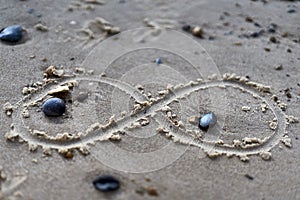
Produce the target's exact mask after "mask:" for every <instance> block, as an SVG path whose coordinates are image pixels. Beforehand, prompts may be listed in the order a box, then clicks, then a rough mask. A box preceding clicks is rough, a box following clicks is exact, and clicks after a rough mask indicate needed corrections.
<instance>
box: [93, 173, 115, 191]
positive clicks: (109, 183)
mask: <svg viewBox="0 0 300 200" xmlns="http://www.w3.org/2000/svg"><path fill="white" fill-rule="evenodd" d="M93 185H94V186H95V188H96V189H97V190H99V191H101V192H110V191H115V190H117V189H119V188H120V182H119V181H118V180H117V179H115V178H114V177H112V176H110V175H102V176H100V177H98V178H97V179H95V180H94V181H93Z"/></svg>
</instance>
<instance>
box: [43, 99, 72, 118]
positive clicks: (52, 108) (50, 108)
mask: <svg viewBox="0 0 300 200" xmlns="http://www.w3.org/2000/svg"><path fill="white" fill-rule="evenodd" d="M42 111H43V112H44V114H45V115H47V116H61V115H62V114H64V112H65V111H66V105H65V102H64V101H63V100H62V99H60V98H50V99H47V100H46V101H45V102H44V104H43V106H42Z"/></svg>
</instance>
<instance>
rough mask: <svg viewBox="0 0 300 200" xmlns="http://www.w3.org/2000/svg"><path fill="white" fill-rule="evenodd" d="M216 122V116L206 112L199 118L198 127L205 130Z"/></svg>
mask: <svg viewBox="0 0 300 200" xmlns="http://www.w3.org/2000/svg"><path fill="white" fill-rule="evenodd" d="M216 123H217V117H216V115H215V114H214V113H207V114H205V115H203V116H202V117H200V118H199V128H200V129H201V130H203V131H207V130H208V128H209V127H212V126H213V125H215V124H216Z"/></svg>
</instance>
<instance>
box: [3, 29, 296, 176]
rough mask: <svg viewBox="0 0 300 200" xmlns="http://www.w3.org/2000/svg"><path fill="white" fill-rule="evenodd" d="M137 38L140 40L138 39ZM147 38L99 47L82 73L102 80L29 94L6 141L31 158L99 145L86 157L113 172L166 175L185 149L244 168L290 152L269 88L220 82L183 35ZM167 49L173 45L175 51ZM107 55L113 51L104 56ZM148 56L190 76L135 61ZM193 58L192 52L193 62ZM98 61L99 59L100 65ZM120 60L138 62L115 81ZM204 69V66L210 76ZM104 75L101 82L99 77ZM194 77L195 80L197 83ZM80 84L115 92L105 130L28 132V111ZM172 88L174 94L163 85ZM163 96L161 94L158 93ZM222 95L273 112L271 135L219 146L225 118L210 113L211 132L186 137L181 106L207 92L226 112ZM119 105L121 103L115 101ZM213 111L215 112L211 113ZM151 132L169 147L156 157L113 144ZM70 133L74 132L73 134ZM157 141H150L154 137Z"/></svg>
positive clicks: (240, 80) (243, 81)
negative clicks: (23, 146)
mask: <svg viewBox="0 0 300 200" xmlns="http://www.w3.org/2000/svg"><path fill="white" fill-rule="evenodd" d="M173 34H174V35H173ZM140 35H142V36H143V37H141V38H138V36H140ZM151 35H152V30H151V29H150V30H149V29H138V30H133V31H127V32H124V33H122V34H120V35H117V36H114V37H112V39H109V40H106V41H104V42H103V43H100V45H99V46H97V47H96V48H95V49H94V50H93V51H92V52H91V54H90V55H89V56H88V57H87V59H86V60H85V61H84V63H83V66H92V68H90V69H92V70H94V71H95V72H94V73H95V74H102V76H100V77H97V76H94V75H86V76H85V75H83V76H75V77H71V78H66V79H64V80H56V82H55V83H54V84H52V85H47V86H45V87H43V88H42V89H41V90H40V91H37V92H36V93H35V94H31V95H29V96H27V97H26V98H24V100H23V101H21V102H20V103H19V104H18V105H16V106H15V108H14V110H13V115H12V119H13V126H12V130H11V132H9V133H8V134H7V135H6V137H7V138H8V139H10V140H14V139H16V138H17V137H18V136H19V137H20V138H21V141H26V142H28V145H29V149H30V150H36V149H37V147H38V146H41V147H42V148H43V151H44V153H46V154H49V153H50V150H51V149H57V150H58V152H60V153H67V152H69V151H72V150H73V149H78V150H79V151H80V152H82V153H83V154H88V153H89V145H94V143H95V142H96V141H102V142H101V143H100V144H97V145H95V146H94V147H93V152H92V156H94V157H95V158H97V159H98V160H99V161H100V162H102V163H103V164H105V165H107V166H109V167H111V168H114V169H116V170H120V171H126V172H133V173H141V172H149V171H154V170H159V169H161V168H164V167H166V166H168V165H170V164H172V163H173V162H175V161H176V160H177V159H178V158H179V157H180V156H182V155H183V154H184V153H185V152H186V150H187V149H188V147H189V146H196V147H199V148H201V149H202V150H203V151H204V152H205V153H206V154H207V155H208V156H209V157H211V158H213V157H216V156H219V155H227V156H233V155H235V156H238V157H240V159H241V160H242V161H247V160H248V159H249V158H248V156H249V155H256V154H259V155H260V156H261V157H262V158H263V159H265V160H269V159H270V158H271V153H270V150H271V149H272V148H274V147H275V146H276V145H278V144H279V143H280V141H281V142H283V143H284V144H285V145H286V146H290V145H291V143H290V139H289V138H288V136H287V133H286V123H287V122H290V123H292V122H296V121H297V119H296V118H293V117H291V116H290V117H289V116H286V115H285V114H284V113H283V112H282V110H281V109H280V107H279V106H277V105H275V106H274V105H273V103H272V102H271V101H270V100H268V99H267V98H265V97H264V96H263V95H268V94H271V91H270V87H268V86H264V85H262V84H258V83H255V82H252V81H249V80H248V79H247V78H245V77H241V76H236V75H232V74H225V75H224V76H222V77H221V75H220V73H219V72H218V69H217V67H216V66H215V64H214V63H213V61H212V59H211V58H210V57H209V56H208V54H207V53H206V51H205V50H204V49H203V48H202V47H201V46H199V44H198V43H196V42H194V41H193V40H192V39H190V38H187V37H186V36H183V35H182V34H181V33H180V34H179V33H177V32H174V31H171V32H168V31H167V32H164V31H162V33H161V34H159V35H154V36H153V35H152V36H151ZM137 38H138V39H137ZM141 41H142V42H141ZM171 41H179V42H178V44H177V45H174V44H173V43H171ZM181 42H184V43H185V44H189V45H188V46H187V47H188V50H187V49H185V48H184V46H182V43H181ZM112 47H114V48H116V49H117V50H115V51H113V50H109V48H112ZM151 50H155V51H159V52H160V53H166V54H167V55H169V56H171V57H172V56H175V57H176V59H179V60H178V62H182V63H185V64H186V66H187V67H189V70H191V71H192V72H193V73H192V74H191V75H189V74H185V72H184V71H183V68H180V66H176V65H172V63H167V62H168V59H165V60H164V59H163V61H164V62H166V63H163V64H161V65H157V64H155V63H151V62H149V63H146V62H145V60H143V59H141V60H139V59H140V58H141V57H142V56H141V55H143V54H145V51H146V52H147V53H151ZM191 52H192V53H191ZM195 52H198V53H196V56H195ZM199 52H202V53H199ZM128 53H129V54H128ZM99 55H102V56H101V57H100V58H99ZM120 55H126V56H125V58H130V59H131V56H132V55H133V58H134V56H135V57H137V60H138V61H137V63H136V65H131V64H130V63H129V64H128V66H125V67H124V68H125V72H124V73H119V74H118V71H119V70H122V68H118V67H119V64H118V62H120V63H121V64H122V62H121V61H122V59H123V58H124V56H120ZM154 56H155V55H154ZM154 58H155V57H154ZM166 58H167V57H166ZM120 60H121V61H120ZM170 62H171V61H170ZM199 63H200V64H199ZM167 64H168V65H167ZM204 66H210V68H207V67H204ZM176 67H177V68H176ZM155 69H157V70H155ZM113 70H116V71H113ZM123 70H124V69H123ZM211 72H214V73H211ZM212 74H214V75H212ZM104 75H106V76H107V77H104ZM139 75H140V76H139ZM151 75H152V76H151ZM210 75H212V76H210ZM133 76H136V78H135V79H134V78H133ZM208 76H209V77H208ZM108 77H109V78H108ZM149 77H150V78H149ZM174 77H175V79H174ZM195 77H197V78H199V79H195ZM207 77H208V78H207ZM155 78H158V79H155ZM206 79H207V80H206ZM153 80H154V81H153ZM193 80H194V81H193ZM84 83H86V84H87V85H89V84H92V85H93V84H94V83H100V84H105V85H107V86H110V87H113V88H114V89H113V90H112V92H111V93H110V94H111V99H110V101H111V102H110V103H111V104H110V107H111V108H110V109H111V112H110V113H111V116H110V118H109V120H108V122H107V123H106V124H104V125H103V124H101V123H100V122H99V119H100V117H101V116H98V115H97V117H96V119H95V120H94V121H92V122H91V123H90V124H85V125H86V127H85V131H81V132H78V133H67V132H62V133H56V135H54V136H53V135H51V134H48V133H47V132H46V131H41V130H35V127H31V126H30V125H27V123H26V122H25V120H24V112H28V109H30V108H38V107H39V106H40V105H41V102H43V101H44V100H45V99H46V98H48V97H49V96H51V95H49V94H52V93H53V91H57V90H58V89H59V88H60V89H62V88H63V89H64V90H66V91H68V92H69V93H72V92H73V91H76V89H77V88H79V87H80V86H81V85H82V84H83V85H84ZM170 83H171V84H172V85H173V86H172V85H168V84H170ZM183 83H185V84H183ZM136 84H142V85H143V86H144V87H146V88H147V86H149V85H150V86H151V87H154V90H155V91H156V92H157V93H158V95H157V96H156V97H149V96H151V95H147V94H146V93H143V92H142V91H141V90H140V89H139V88H141V87H140V86H139V87H138V88H136V87H135V86H136ZM103 87H104V86H103ZM161 88H165V89H164V90H160V91H158V89H161ZM215 88H218V89H219V90H218V93H219V94H218V95H219V96H215V95H216V93H214V91H213V90H214V89H215ZM228 88H235V89H237V90H238V91H240V92H241V93H247V94H249V95H251V96H252V97H253V98H254V99H258V100H259V101H260V102H261V103H262V105H264V106H263V107H264V109H269V110H270V111H272V113H273V114H274V116H275V118H276V119H275V120H274V121H273V122H272V125H270V128H271V129H272V130H273V133H272V134H270V135H269V136H268V137H265V138H262V139H260V138H245V139H244V140H242V141H238V140H236V141H232V144H228V143H223V142H222V141H220V140H219V136H220V135H221V133H222V132H224V131H223V130H222V127H223V126H224V123H225V120H224V119H223V118H224V117H225V115H226V113H225V112H226V111H225V109H224V110H223V109H216V110H214V112H215V113H216V115H217V117H218V123H217V126H216V127H215V128H212V129H209V130H208V132H207V133H201V132H200V130H199V129H198V128H197V125H194V129H193V127H192V129H190V127H191V126H188V124H186V123H183V121H188V119H184V118H183V116H184V117H187V116H185V113H189V112H190V111H189V109H188V108H187V107H186V105H185V104H186V103H182V102H183V101H185V100H187V99H189V97H190V96H191V95H193V94H195V93H197V92H199V91H202V90H205V91H207V92H208V94H209V95H208V96H209V99H210V100H211V102H210V103H211V104H212V105H213V106H214V105H220V106H221V107H224V106H225V107H226V105H225V104H226V103H227V102H228V100H229V99H228V98H227V97H226V90H227V89H228ZM39 92H41V93H39ZM122 95H123V97H122ZM220 96H221V97H222V98H221V99H220V98H219V97H220ZM121 97H122V98H121ZM124 98H125V99H124ZM126 98H127V99H126ZM117 99H120V100H119V101H116V100H117ZM130 99H132V102H133V103H132V104H130ZM187 101H188V102H190V101H189V100H187ZM174 102H175V103H178V104H179V105H178V110H177V112H176V114H177V116H178V119H177V118H176V117H177V116H175V117H173V116H174V113H175V112H173V110H172V108H173V107H172V104H173V103H174ZM189 104H191V102H190V103H189ZM119 105H121V109H125V111H126V112H124V113H122V114H120V113H119V111H118V109H116V107H117V106H119ZM211 108H212V109H213V107H211ZM88 114H90V113H88ZM194 114H195V113H194ZM198 115H199V113H198V114H197V112H196V114H195V116H198ZM74 117H76V116H74ZM97 119H98V120H97ZM66 122H67V121H66ZM152 124H154V125H157V127H151V125H152ZM52 125H53V124H52ZM66 126H67V125H66ZM149 126H150V132H151V131H152V133H153V132H154V133H160V134H159V135H163V136H165V137H166V138H168V139H170V140H168V141H170V142H168V143H167V144H166V145H164V146H163V147H160V148H159V149H155V151H150V152H142V153H141V152H131V151H129V150H126V149H122V148H120V147H119V146H117V144H118V143H116V141H119V140H120V139H121V138H123V135H124V134H126V135H129V136H131V137H135V138H138V137H137V134H133V135H132V134H131V133H134V131H139V130H141V131H144V130H146V128H147V127H149ZM50 127H51V126H50ZM67 127H68V126H67ZM71 128H72V130H76V127H71ZM148 131H149V130H148ZM225 134H226V133H225ZM157 135H158V134H154V135H150V136H151V137H155V136H157ZM148 137H149V135H147V134H146V136H144V137H143V135H141V138H143V139H147V138H148ZM108 140H110V141H108ZM172 141H173V142H172ZM175 143H179V144H175ZM206 154H203V155H206Z"/></svg>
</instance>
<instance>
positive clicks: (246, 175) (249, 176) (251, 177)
mask: <svg viewBox="0 0 300 200" xmlns="http://www.w3.org/2000/svg"><path fill="white" fill-rule="evenodd" d="M245 177H246V178H247V179H249V180H251V181H252V180H253V179H254V177H253V176H251V175H249V174H245Z"/></svg>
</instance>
